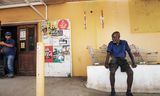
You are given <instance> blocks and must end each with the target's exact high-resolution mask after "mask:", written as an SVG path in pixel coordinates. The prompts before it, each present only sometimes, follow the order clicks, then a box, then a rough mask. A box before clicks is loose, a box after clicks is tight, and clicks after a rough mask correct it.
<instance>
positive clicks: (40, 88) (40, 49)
mask: <svg viewBox="0 0 160 96" xmlns="http://www.w3.org/2000/svg"><path fill="white" fill-rule="evenodd" d="M36 61H37V72H36V96H44V80H45V79H44V44H43V43H42V42H38V43H37V59H36Z"/></svg>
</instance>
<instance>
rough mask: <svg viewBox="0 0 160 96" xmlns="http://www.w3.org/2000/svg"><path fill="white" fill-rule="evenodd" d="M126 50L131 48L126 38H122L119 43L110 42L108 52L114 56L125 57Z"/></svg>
mask: <svg viewBox="0 0 160 96" xmlns="http://www.w3.org/2000/svg"><path fill="white" fill-rule="evenodd" d="M126 51H130V48H129V45H128V43H127V41H125V40H120V42H119V43H118V44H117V43H113V41H111V42H110V43H109V44H108V48H107V52H109V53H110V54H111V56H112V57H115V58H125V57H126Z"/></svg>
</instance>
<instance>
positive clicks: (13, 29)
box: [0, 26, 17, 72]
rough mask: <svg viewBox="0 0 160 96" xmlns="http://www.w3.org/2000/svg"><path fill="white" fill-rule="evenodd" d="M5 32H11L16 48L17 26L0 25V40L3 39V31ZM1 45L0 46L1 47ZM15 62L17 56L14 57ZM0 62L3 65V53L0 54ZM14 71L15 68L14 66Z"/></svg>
mask: <svg viewBox="0 0 160 96" xmlns="http://www.w3.org/2000/svg"><path fill="white" fill-rule="evenodd" d="M6 32H11V33H12V38H13V39H14V40H15V42H16V48H17V26H1V31H0V41H5V33H6ZM2 47H3V46H0V48H2ZM16 62H17V56H16V58H15V65H16ZM0 64H1V65H3V54H0ZM15 72H16V68H15Z"/></svg>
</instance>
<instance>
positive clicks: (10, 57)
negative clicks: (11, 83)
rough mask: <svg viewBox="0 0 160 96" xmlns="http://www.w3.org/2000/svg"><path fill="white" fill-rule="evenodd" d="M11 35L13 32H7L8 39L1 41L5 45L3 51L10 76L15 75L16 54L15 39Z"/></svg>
mask: <svg viewBox="0 0 160 96" xmlns="http://www.w3.org/2000/svg"><path fill="white" fill-rule="evenodd" d="M11 37H12V34H11V32H6V33H5V38H6V41H5V42H3V41H1V42H0V45H2V46H3V48H2V50H1V52H2V53H3V54H4V65H5V71H6V74H7V76H8V77H9V78H13V77H14V58H15V54H16V48H15V41H14V40H13V39H12V38H11Z"/></svg>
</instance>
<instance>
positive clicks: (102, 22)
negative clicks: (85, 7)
mask: <svg viewBox="0 0 160 96" xmlns="http://www.w3.org/2000/svg"><path fill="white" fill-rule="evenodd" d="M100 20H101V25H102V28H104V16H103V10H101V17H100Z"/></svg>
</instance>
